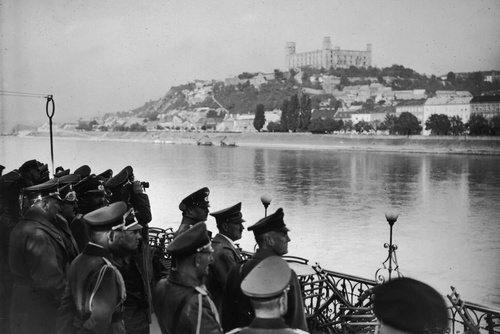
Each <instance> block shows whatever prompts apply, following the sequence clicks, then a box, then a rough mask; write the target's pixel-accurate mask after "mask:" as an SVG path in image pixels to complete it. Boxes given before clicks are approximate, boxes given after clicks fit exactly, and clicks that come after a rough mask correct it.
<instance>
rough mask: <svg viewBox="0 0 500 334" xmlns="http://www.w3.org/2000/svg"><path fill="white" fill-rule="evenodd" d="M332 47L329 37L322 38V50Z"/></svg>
mask: <svg viewBox="0 0 500 334" xmlns="http://www.w3.org/2000/svg"><path fill="white" fill-rule="evenodd" d="M331 48H332V41H331V40H330V37H324V38H323V50H330V49H331Z"/></svg>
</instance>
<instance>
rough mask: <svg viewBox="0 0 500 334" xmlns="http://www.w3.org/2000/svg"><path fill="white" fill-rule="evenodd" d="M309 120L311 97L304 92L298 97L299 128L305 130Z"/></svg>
mask: <svg viewBox="0 0 500 334" xmlns="http://www.w3.org/2000/svg"><path fill="white" fill-rule="evenodd" d="M310 122H311V99H310V98H309V96H307V95H306V94H302V96H301V97H300V115H299V129H300V130H302V131H307V130H308V128H309V123H310Z"/></svg>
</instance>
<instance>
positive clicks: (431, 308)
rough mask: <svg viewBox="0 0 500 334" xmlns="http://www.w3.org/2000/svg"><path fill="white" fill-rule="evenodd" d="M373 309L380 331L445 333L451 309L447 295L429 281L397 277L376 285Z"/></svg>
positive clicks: (388, 332)
mask: <svg viewBox="0 0 500 334" xmlns="http://www.w3.org/2000/svg"><path fill="white" fill-rule="evenodd" d="M372 293H373V294H374V302H373V310H374V312H375V315H376V316H377V318H378V320H379V321H380V324H381V326H380V333H382V334H396V333H411V334H425V333H445V332H446V330H447V328H448V310H447V308H446V304H445V302H444V299H443V297H442V296H441V295H440V294H439V293H438V292H437V291H436V290H435V289H434V288H432V287H430V286H429V285H427V284H425V283H422V282H419V281H417V280H414V279H411V278H396V279H394V280H391V281H388V282H387V283H384V284H382V285H379V286H376V287H375V288H373V290H372Z"/></svg>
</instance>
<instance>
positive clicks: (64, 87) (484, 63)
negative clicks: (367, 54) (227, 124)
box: [0, 0, 500, 131]
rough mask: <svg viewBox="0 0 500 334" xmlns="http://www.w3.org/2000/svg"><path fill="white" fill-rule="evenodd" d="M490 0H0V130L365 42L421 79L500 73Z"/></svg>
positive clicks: (375, 60) (73, 116)
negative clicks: (288, 56) (325, 47)
mask: <svg viewBox="0 0 500 334" xmlns="http://www.w3.org/2000/svg"><path fill="white" fill-rule="evenodd" d="M499 17H500V1H498V0H491V1H481V0H475V1H467V0H439V1H436V0H411V1H409V0H394V1H393V0H366V1H361V0H346V1H343V0H264V1H262V0H261V1H257V0H252V1H250V0H195V1H190V0H173V1H168V0H147V1H146V0H142V1H141V0H134V1H132V0H102V1H97V0H85V1H82V0H71V1H67V0H44V1H39V0H0V34H1V35H0V45H1V58H0V63H1V87H0V90H1V91H3V92H18V93H29V94H40V95H37V96H40V97H24V96H23V97H21V96H10V95H5V94H4V95H0V108H1V109H0V131H5V127H6V126H7V125H9V124H11V123H13V122H14V123H15V122H27V121H33V122H40V121H43V120H48V119H47V116H46V114H45V112H46V110H45V108H46V100H45V99H44V98H43V96H45V95H49V94H50V95H53V99H54V104H55V114H54V117H53V122H66V121H76V120H78V119H79V118H84V119H85V118H86V117H92V116H99V115H100V116H102V115H104V114H105V113H108V112H112V113H114V112H118V111H126V110H130V109H133V108H137V107H139V106H142V105H144V103H146V102H148V101H150V100H157V99H158V98H160V97H162V96H164V95H165V94H166V93H167V91H168V90H169V89H170V87H172V86H177V85H182V84H186V83H188V82H190V81H191V82H192V81H194V80H195V79H202V80H211V79H216V80H224V78H226V77H229V76H235V75H238V74H240V73H243V72H260V71H261V72H273V71H274V69H280V70H284V68H283V67H284V49H285V44H286V43H287V42H295V43H296V51H297V52H306V51H313V50H319V49H321V48H322V42H323V38H324V37H327V36H328V37H330V38H331V41H332V45H333V46H339V47H340V48H341V49H346V50H365V49H366V45H367V44H368V43H371V44H372V46H373V54H372V65H373V66H377V67H387V66H391V65H393V64H400V65H403V66H405V67H409V68H412V69H414V70H415V71H417V72H419V73H422V74H427V75H432V74H435V75H442V74H446V73H448V72H450V71H453V72H472V71H483V70H484V71H486V70H500V20H499V19H498V18H499Z"/></svg>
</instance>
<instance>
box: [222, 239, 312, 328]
mask: <svg viewBox="0 0 500 334" xmlns="http://www.w3.org/2000/svg"><path fill="white" fill-rule="evenodd" d="M273 255H276V253H274V252H273V251H271V250H264V249H258V250H257V252H255V254H254V256H253V257H252V258H251V259H250V260H248V261H246V262H243V263H240V264H238V265H235V266H233V267H232V268H231V270H230V271H229V274H228V277H227V280H226V286H225V289H224V298H223V301H222V326H223V328H224V331H226V332H227V331H230V330H232V329H234V328H238V327H244V326H248V325H249V324H250V322H251V321H252V320H253V318H254V311H253V308H252V305H251V303H250V299H249V298H248V297H247V296H245V295H244V294H243V292H242V291H241V288H240V285H241V282H242V281H243V279H244V278H245V277H246V276H247V275H248V273H249V272H250V271H251V270H252V269H253V268H254V267H255V266H256V265H257V264H259V263H260V262H261V261H262V260H264V259H265V258H267V257H269V256H273ZM284 319H285V323H286V324H287V325H288V326H290V327H292V328H298V329H302V330H305V331H307V323H306V316H305V310H304V304H303V301H302V292H301V289H300V283H299V279H298V278H297V274H296V273H295V272H294V271H293V270H292V278H291V280H290V291H288V312H287V314H286V315H285V316H284Z"/></svg>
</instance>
